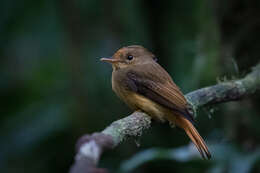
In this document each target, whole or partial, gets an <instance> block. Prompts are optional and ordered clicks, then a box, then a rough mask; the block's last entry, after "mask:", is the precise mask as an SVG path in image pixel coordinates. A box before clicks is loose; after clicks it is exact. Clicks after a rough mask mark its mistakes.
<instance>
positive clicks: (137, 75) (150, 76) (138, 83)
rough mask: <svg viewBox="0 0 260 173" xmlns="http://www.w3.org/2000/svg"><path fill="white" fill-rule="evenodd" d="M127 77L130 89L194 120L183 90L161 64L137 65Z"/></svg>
mask: <svg viewBox="0 0 260 173" xmlns="http://www.w3.org/2000/svg"><path fill="white" fill-rule="evenodd" d="M127 78H128V81H129V82H128V84H129V85H128V88H129V89H130V90H132V91H134V92H136V93H138V94H140V95H143V96H145V97H147V98H149V99H151V100H152V101H154V102H156V103H158V104H160V105H162V106H164V107H166V108H168V109H171V110H173V111H174V112H176V113H179V114H180V115H183V116H184V117H185V118H187V119H188V120H190V121H191V122H192V123H193V122H194V119H193V117H192V115H191V114H190V113H189V112H188V110H187V101H186V99H185V97H184V96H183V94H182V92H181V91H180V89H179V88H178V87H177V86H176V85H175V83H174V82H173V81H172V79H171V77H170V76H169V74H168V73H167V72H166V71H165V70H164V69H163V68H162V67H161V66H160V65H159V64H147V65H142V66H141V67H138V66H136V67H135V68H134V70H129V71H128V73H127Z"/></svg>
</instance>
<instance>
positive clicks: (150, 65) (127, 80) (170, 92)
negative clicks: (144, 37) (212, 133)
mask: <svg viewBox="0 0 260 173" xmlns="http://www.w3.org/2000/svg"><path fill="white" fill-rule="evenodd" d="M100 60H101V61H103V62H108V63H110V64H112V68H113V71H112V89H113V91H114V92H115V93H116V95H117V96H118V97H119V98H121V99H122V100H123V101H124V102H125V103H126V104H127V105H128V106H129V107H130V108H132V109H133V110H135V111H143V112H145V113H147V114H148V115H149V116H151V117H152V118H153V119H155V120H158V121H160V122H166V121H168V122H169V123H170V124H172V125H174V126H177V127H179V128H181V129H183V130H184V131H185V132H186V134H187V135H188V137H189V138H190V140H191V141H192V142H193V143H194V145H195V146H196V148H197V150H198V152H199V153H200V155H201V156H202V158H204V159H210V158H211V154H210V152H209V149H208V147H207V145H206V143H205V142H204V140H203V138H202V137H201V136H200V134H199V132H198V131H197V130H196V128H195V126H194V124H195V120H194V117H193V113H192V111H191V106H190V105H189V104H188V102H187V100H186V98H185V97H184V95H183V93H182V92H181V90H180V89H179V87H178V86H177V85H176V84H175V83H174V81H173V79H172V78H171V76H170V75H169V74H168V73H167V71H166V70H165V69H164V68H163V67H162V66H161V65H159V63H158V61H157V58H156V56H155V55H154V54H153V53H151V52H150V51H149V50H147V49H146V48H144V47H143V46H140V45H131V46H126V47H122V48H120V49H119V50H117V51H116V52H115V53H114V55H113V56H112V57H110V58H101V59H100Z"/></svg>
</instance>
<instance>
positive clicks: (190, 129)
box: [175, 116, 211, 159]
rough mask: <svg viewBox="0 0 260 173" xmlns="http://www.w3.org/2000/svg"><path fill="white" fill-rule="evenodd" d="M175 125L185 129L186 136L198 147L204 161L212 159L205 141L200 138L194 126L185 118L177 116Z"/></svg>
mask: <svg viewBox="0 0 260 173" xmlns="http://www.w3.org/2000/svg"><path fill="white" fill-rule="evenodd" d="M175 123H176V125H177V126H179V127H181V128H183V129H184V131H185V132H186V134H187V135H188V136H189V137H190V139H191V141H192V142H193V143H194V145H195V146H196V147H197V149H198V151H199V152H200V154H201V156H202V158H203V159H210V158H211V154H210V152H209V149H208V147H207V145H206V144H205V142H204V140H203V139H202V137H201V136H200V134H199V132H198V131H197V130H196V128H195V127H194V126H193V124H192V123H191V122H190V121H189V120H187V119H186V118H185V117H183V116H177V117H176V120H175Z"/></svg>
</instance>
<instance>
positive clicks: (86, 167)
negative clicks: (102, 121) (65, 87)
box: [70, 64, 260, 173]
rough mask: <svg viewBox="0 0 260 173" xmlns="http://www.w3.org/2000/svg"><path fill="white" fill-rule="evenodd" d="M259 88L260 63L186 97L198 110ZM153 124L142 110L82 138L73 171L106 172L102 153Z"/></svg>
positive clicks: (78, 144)
mask: <svg viewBox="0 0 260 173" xmlns="http://www.w3.org/2000/svg"><path fill="white" fill-rule="evenodd" d="M257 89H260V64H258V65H257V66H256V67H254V68H253V69H252V72H251V73H249V74H248V75H246V76H245V77H244V78H242V79H239V80H233V81H228V82H222V83H219V84H216V85H214V86H209V87H205V88H201V89H198V90H195V91H193V92H190V93H188V94H186V95H185V97H186V98H187V100H188V102H189V103H190V104H191V105H192V108H193V110H194V112H196V110H197V109H198V108H199V107H202V106H207V105H214V104H217V103H223V102H228V101H235V100H239V99H241V98H243V97H245V96H248V95H250V94H253V93H254V92H255V91H256V90H257ZM150 125H151V118H150V116H148V115H147V114H145V113H143V112H134V113H132V114H131V115H129V116H127V117H125V118H123V119H120V120H117V121H115V122H113V123H112V124H111V125H109V126H108V127H107V128H106V129H104V130H103V131H102V132H99V133H94V134H92V135H85V136H83V137H81V138H80V139H79V141H78V143H77V154H76V157H75V163H74V165H73V166H72V167H71V170H70V173H83V172H84V173H97V172H99V173H104V172H107V171H106V170H105V169H101V168H97V164H98V161H99V159H100V157H101V154H102V152H103V151H104V150H106V149H112V148H114V147H116V146H117V145H119V144H120V142H122V141H123V140H126V139H127V138H129V137H137V136H141V135H142V133H143V132H144V130H146V129H148V128H150Z"/></svg>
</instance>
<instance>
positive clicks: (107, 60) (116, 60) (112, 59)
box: [100, 58, 121, 64]
mask: <svg viewBox="0 0 260 173" xmlns="http://www.w3.org/2000/svg"><path fill="white" fill-rule="evenodd" d="M100 61H104V62H108V63H111V64H114V63H117V62H121V60H120V59H114V58H101V59H100Z"/></svg>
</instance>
